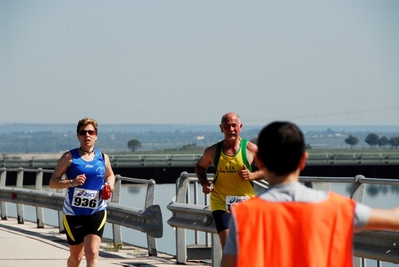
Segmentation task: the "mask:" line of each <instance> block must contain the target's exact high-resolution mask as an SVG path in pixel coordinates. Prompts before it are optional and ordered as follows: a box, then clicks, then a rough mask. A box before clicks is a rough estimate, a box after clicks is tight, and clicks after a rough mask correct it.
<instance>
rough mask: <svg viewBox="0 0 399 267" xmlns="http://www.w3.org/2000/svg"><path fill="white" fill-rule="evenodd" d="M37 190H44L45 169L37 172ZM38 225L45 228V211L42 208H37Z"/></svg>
mask: <svg viewBox="0 0 399 267" xmlns="http://www.w3.org/2000/svg"><path fill="white" fill-rule="evenodd" d="M35 189H36V190H42V189H43V169H42V168H39V169H37V172H36V181H35ZM36 223H37V228H44V209H43V208H41V207H36Z"/></svg>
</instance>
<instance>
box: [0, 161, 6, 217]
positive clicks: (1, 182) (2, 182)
mask: <svg viewBox="0 0 399 267" xmlns="http://www.w3.org/2000/svg"><path fill="white" fill-rule="evenodd" d="M6 177H7V169H6V168H1V173H0V187H6ZM1 219H2V220H8V214H7V203H6V202H4V201H2V202H1Z"/></svg>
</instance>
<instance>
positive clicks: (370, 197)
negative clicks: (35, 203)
mask: <svg viewBox="0 0 399 267" xmlns="http://www.w3.org/2000/svg"><path fill="white" fill-rule="evenodd" d="M146 188H147V186H146V185H140V184H123V185H122V190H121V204H123V205H128V206H133V207H136V208H143V207H144V201H145V195H146ZM175 188H176V186H175V184H157V185H156V186H155V200H154V204H158V205H160V207H161V210H162V220H163V226H164V230H163V237H162V238H159V239H157V245H158V251H160V252H166V253H169V254H172V255H175V254H176V241H175V240H176V237H175V231H174V229H173V228H172V227H170V226H169V225H168V224H167V220H168V219H169V218H170V217H171V216H172V213H171V212H170V211H169V210H168V209H167V205H168V204H169V203H170V202H171V201H172V198H173V197H174V196H175V192H176V189H175ZM350 188H351V185H350V184H337V183H333V184H332V190H333V191H335V192H337V193H340V194H343V195H346V196H349V194H350ZM44 190H49V189H48V188H44ZM201 194H202V193H201ZM364 203H365V204H366V205H368V206H371V207H374V208H393V207H396V206H399V186H388V185H369V184H367V185H366V194H365V199H364ZM8 205H9V206H8V207H7V209H8V214H9V216H11V217H16V208H15V206H16V205H15V204H12V203H8ZM24 207H25V208H24V211H25V219H26V220H29V221H36V210H35V209H34V208H33V207H30V206H26V205H25V206H24ZM44 212H45V223H46V224H49V225H58V219H57V218H58V217H57V212H56V211H53V210H47V209H46V210H45V211H44ZM189 232H192V231H189ZM104 237H106V238H111V237H112V227H111V225H110V224H107V225H106V227H105V231H104ZM190 239H191V240H190ZM122 240H123V242H126V243H130V244H134V245H138V246H142V247H147V238H146V235H145V234H144V233H141V232H139V231H136V230H132V229H129V228H122ZM192 243H194V238H193V237H191V235H189V234H188V235H187V244H192ZM367 266H378V265H377V262H376V261H372V260H367ZM382 266H384V267H393V266H397V265H394V264H391V263H383V264H382Z"/></svg>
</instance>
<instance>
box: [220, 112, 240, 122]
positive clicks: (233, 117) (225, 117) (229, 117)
mask: <svg viewBox="0 0 399 267" xmlns="http://www.w3.org/2000/svg"><path fill="white" fill-rule="evenodd" d="M231 120H238V123H239V124H241V120H240V116H238V114H237V113H234V112H229V113H226V114H224V115H223V116H222V119H221V120H220V123H221V124H226V123H227V122H228V121H231Z"/></svg>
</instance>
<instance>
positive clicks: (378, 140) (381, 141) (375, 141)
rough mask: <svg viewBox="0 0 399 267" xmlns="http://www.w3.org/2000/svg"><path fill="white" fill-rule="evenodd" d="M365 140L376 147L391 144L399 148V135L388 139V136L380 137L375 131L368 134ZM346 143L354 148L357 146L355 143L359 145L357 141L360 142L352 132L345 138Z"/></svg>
mask: <svg viewBox="0 0 399 267" xmlns="http://www.w3.org/2000/svg"><path fill="white" fill-rule="evenodd" d="M364 142H366V143H367V144H368V145H370V146H371V147H375V146H380V147H383V146H387V145H390V146H391V147H392V148H398V146H399V136H395V137H391V138H389V139H388V137H386V136H381V137H379V136H378V135H377V134H375V133H370V134H368V135H367V136H366V139H364ZM345 143H347V144H348V145H350V146H351V148H353V146H355V145H357V143H359V139H358V138H357V137H356V136H353V135H351V134H350V135H349V136H348V138H346V139H345Z"/></svg>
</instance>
